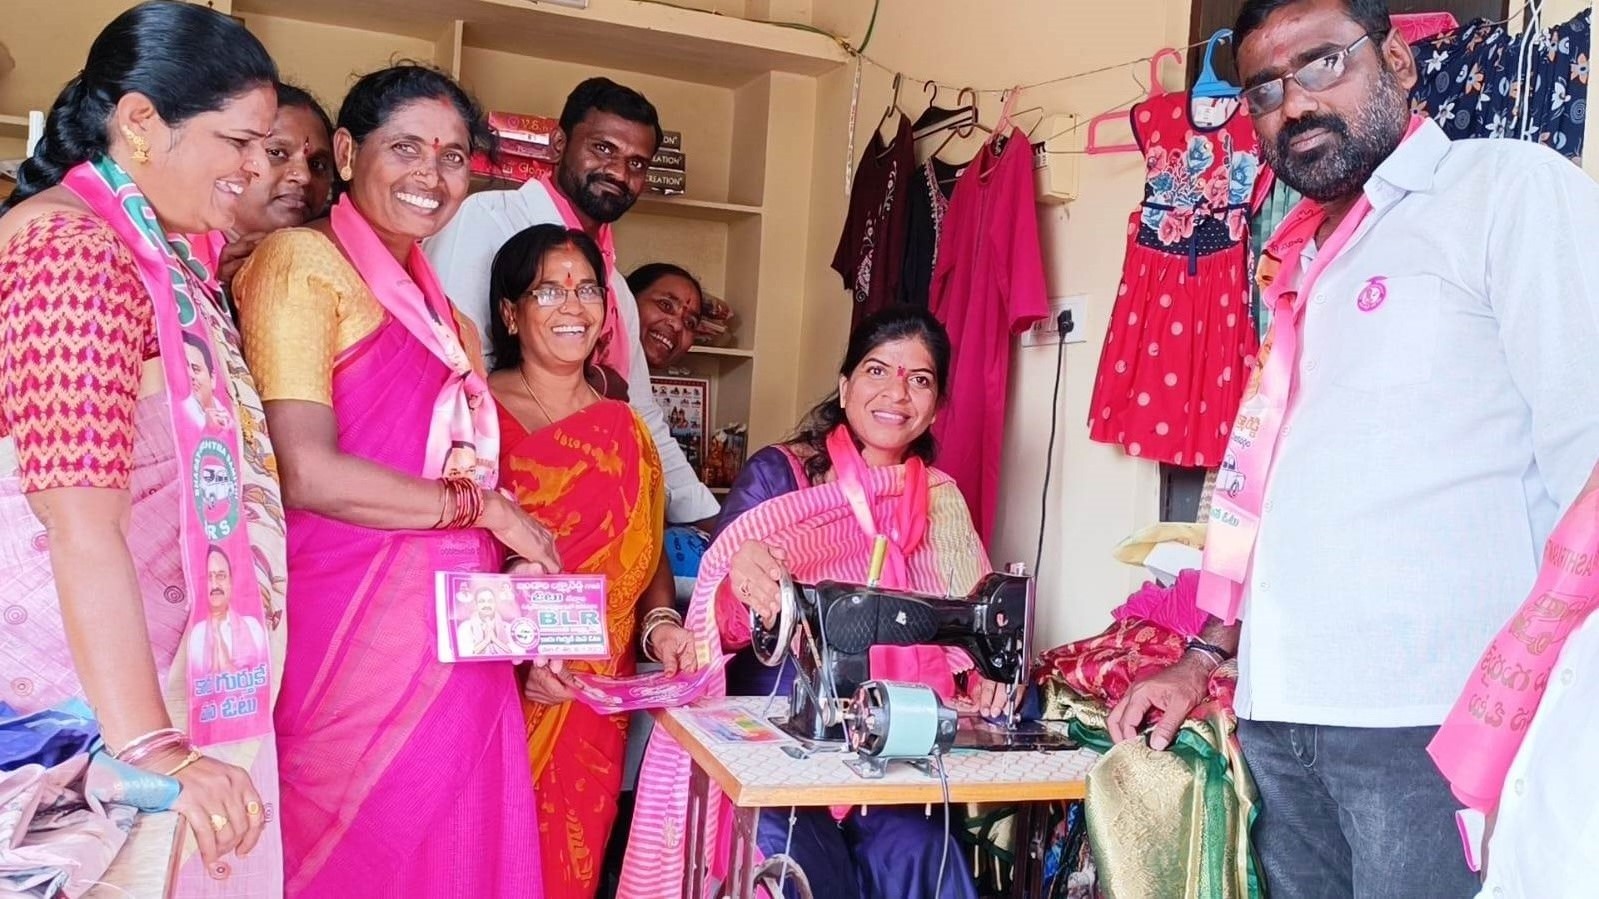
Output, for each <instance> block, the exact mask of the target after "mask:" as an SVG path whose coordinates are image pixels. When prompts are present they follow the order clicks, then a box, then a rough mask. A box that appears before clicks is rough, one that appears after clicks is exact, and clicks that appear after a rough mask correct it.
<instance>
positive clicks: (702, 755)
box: [655, 696, 1099, 807]
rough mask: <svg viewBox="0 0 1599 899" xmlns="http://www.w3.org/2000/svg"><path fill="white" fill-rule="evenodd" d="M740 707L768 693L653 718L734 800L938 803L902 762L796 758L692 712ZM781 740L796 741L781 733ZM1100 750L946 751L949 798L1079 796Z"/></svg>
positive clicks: (760, 701) (931, 783)
mask: <svg viewBox="0 0 1599 899" xmlns="http://www.w3.org/2000/svg"><path fill="white" fill-rule="evenodd" d="M707 707H710V708H729V709H739V710H742V711H744V712H747V713H749V714H750V715H752V716H754V717H756V718H762V720H764V718H763V716H762V713H763V712H765V711H766V709H767V700H766V697H764V696H730V697H726V698H722V699H715V700H709V701H705V702H702V703H699V704H696V705H694V706H689V707H686V708H682V709H667V710H662V711H659V712H656V713H655V714H656V720H657V723H658V724H659V725H661V726H662V727H663V728H664V729H665V730H666V731H667V732H668V733H670V734H671V735H672V736H673V738H675V739H677V741H678V742H679V743H681V744H683V746H684V748H686V749H687V750H688V751H689V753H690V755H692V756H693V757H694V760H695V763H696V764H698V765H699V766H700V767H701V768H703V769H705V771H706V773H707V774H708V775H709V776H710V777H711V779H712V780H714V781H716V783H717V785H718V786H720V787H721V788H722V791H723V792H725V793H726V794H727V795H728V796H729V797H730V798H732V800H733V802H734V804H735V805H739V806H744V807H768V806H781V805H808V806H816V805H862V804H873V803H875V804H885V805H886V804H917V803H927V802H933V803H936V802H941V801H942V800H943V793H942V790H941V788H940V785H939V781H938V778H937V776H936V775H935V776H933V777H929V776H928V775H926V774H924V773H922V772H921V771H920V770H917V769H916V768H913V767H911V766H909V765H906V764H903V763H897V762H896V763H894V764H892V765H890V766H889V770H888V772H887V773H886V774H885V775H884V776H883V777H882V778H881V779H878V780H868V779H865V778H862V777H860V776H859V775H857V774H856V773H855V772H854V771H853V770H851V769H850V768H848V767H846V766H845V764H844V761H845V760H846V759H851V758H854V755H853V754H852V753H845V752H821V753H816V754H813V755H812V756H811V757H810V758H806V759H795V758H793V757H791V756H789V755H788V754H786V753H784V752H783V750H782V748H781V747H782V746H783V743H728V742H717V741H716V740H715V739H714V738H712V737H711V736H710V735H709V734H708V733H707V732H706V731H705V730H704V729H702V728H701V727H699V726H697V725H696V723H695V720H694V713H695V712H696V711H697V710H700V709H704V708H707ZM771 709H772V714H774V715H778V716H781V715H783V714H785V713H786V712H787V706H786V703H784V702H783V701H781V700H779V701H777V702H775V703H772V705H771ZM783 742H784V743H788V744H789V745H798V744H797V743H796V742H795V741H793V740H791V739H790V738H788V737H787V736H786V735H785V736H784V741H783ZM1098 761H1099V754H1098V753H1095V752H1092V751H1090V750H1086V749H1076V750H1066V751H1060V752H988V751H976V750H955V751H954V752H952V753H950V754H949V755H947V756H945V759H944V768H945V770H946V771H947V772H948V774H949V786H950V799H951V801H954V802H1020V801H1038V800H1051V799H1080V798H1082V796H1083V787H1084V783H1083V782H1084V778H1085V777H1086V776H1087V774H1088V770H1089V769H1090V768H1092V767H1093V766H1094V764H1095V763H1096V762H1098Z"/></svg>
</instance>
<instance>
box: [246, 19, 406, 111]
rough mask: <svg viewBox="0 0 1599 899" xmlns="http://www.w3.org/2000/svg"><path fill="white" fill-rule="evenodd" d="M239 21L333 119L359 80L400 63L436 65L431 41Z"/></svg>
mask: <svg viewBox="0 0 1599 899" xmlns="http://www.w3.org/2000/svg"><path fill="white" fill-rule="evenodd" d="M241 18H243V19H244V23H245V25H246V26H247V27H249V29H250V31H251V32H252V33H253V34H254V35H255V36H256V37H257V38H259V39H260V41H261V43H263V44H265V45H266V48H267V50H268V51H270V52H271V54H272V58H273V59H275V60H277V63H278V69H279V71H281V72H282V73H283V77H285V78H287V79H288V80H289V81H292V82H294V83H295V84H298V85H299V86H301V87H303V88H305V89H306V90H309V91H310V92H311V93H313V94H315V95H316V98H317V99H318V100H320V101H321V102H322V105H323V106H325V107H327V110H328V115H330V116H332V115H338V112H339V103H340V102H342V101H343V100H344V92H345V91H346V90H348V89H349V87H350V85H352V84H354V83H355V79H356V78H358V77H360V76H361V75H364V74H366V73H367V72H370V71H373V70H375V69H380V68H383V67H384V66H386V65H389V64H390V63H391V62H397V61H399V60H402V59H411V60H417V61H420V62H432V61H433V42H432V41H424V40H418V39H416V38H413V37H404V36H401V35H397V34H383V33H381V32H376V31H361V30H358V29H355V28H339V27H336V26H333V25H319V24H314V23H310V22H302V21H298V20H296V19H285V18H281V17H278V16H262V15H254V14H245V15H244V16H242V17H241Z"/></svg>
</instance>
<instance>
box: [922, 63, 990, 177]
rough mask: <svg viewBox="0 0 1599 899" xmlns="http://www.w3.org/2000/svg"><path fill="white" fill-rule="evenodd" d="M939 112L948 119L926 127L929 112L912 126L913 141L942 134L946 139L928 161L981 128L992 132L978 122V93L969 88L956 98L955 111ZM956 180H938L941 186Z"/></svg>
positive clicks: (934, 91)
mask: <svg viewBox="0 0 1599 899" xmlns="http://www.w3.org/2000/svg"><path fill="white" fill-rule="evenodd" d="M933 98H934V100H935V101H936V100H937V98H938V88H937V85H934V86H933ZM933 110H934V107H931V106H929V107H928V112H932V111H933ZM937 111H938V112H939V113H948V114H949V115H948V116H947V117H946V118H943V119H941V120H938V121H936V122H935V123H934V124H932V125H925V124H923V123H924V121H925V120H926V119H928V118H929V116H928V113H927V112H923V113H922V115H921V117H919V118H918V119H917V120H916V122H917V124H916V125H914V126H912V127H913V128H915V129H916V130H915V132H914V134H913V139H915V140H921V139H922V138H925V137H932V136H933V135H936V134H940V133H942V134H943V135H944V139H943V141H941V142H940V143H939V145H938V147H937V148H936V149H934V150H933V152H931V153H929V154H927V158H928V159H936V158H937V157H938V154H940V153H942V152H944V148H945V147H947V146H949V143H950V141H952V140H954V139H955V138H957V137H959V138H962V139H964V138H968V137H971V136H972V134H973V132H975V131H976V130H977V129H979V128H981V129H982V130H984V131H991V129H990V128H989V127H988V126H987V125H984V124H983V123H982V122H980V121H978V120H977V92H976V91H974V90H972V89H971V88H969V87H963V88H961V89H960V93H959V94H958V95H957V96H956V106H955V108H954V109H945V108H943V107H939V108H937ZM967 162H970V160H967ZM965 166H966V163H960V164H959V165H958V166H957V172H956V177H959V172H960V171H962V170H964V169H965ZM954 180H955V179H954V178H940V179H938V181H939V183H940V184H949V183H950V182H952V181H954Z"/></svg>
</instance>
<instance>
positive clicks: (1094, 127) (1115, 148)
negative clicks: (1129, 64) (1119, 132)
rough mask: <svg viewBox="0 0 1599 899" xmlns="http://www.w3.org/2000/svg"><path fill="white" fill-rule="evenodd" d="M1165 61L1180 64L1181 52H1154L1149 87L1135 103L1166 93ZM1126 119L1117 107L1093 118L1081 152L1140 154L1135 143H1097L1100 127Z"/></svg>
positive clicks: (1170, 50) (1151, 59) (1150, 65)
mask: <svg viewBox="0 0 1599 899" xmlns="http://www.w3.org/2000/svg"><path fill="white" fill-rule="evenodd" d="M1167 59H1173V60H1176V61H1177V62H1178V63H1179V64H1181V63H1182V61H1183V54H1182V51H1181V50H1178V49H1177V48H1175V47H1167V48H1166V49H1164V50H1160V51H1158V52H1156V54H1155V55H1154V56H1152V57H1150V60H1149V87H1148V88H1147V89H1146V91H1145V96H1144V97H1142V98H1140V99H1139V100H1138V101H1137V102H1140V103H1142V102H1143V101H1144V100H1148V99H1152V98H1154V97H1159V96H1162V95H1164V94H1166V93H1167V90H1166V88H1165V86H1163V85H1162V84H1161V83H1160V64H1161V63H1162V62H1164V61H1165V60H1167ZM1133 80H1134V81H1137V80H1138V79H1137V78H1134V79H1133ZM1140 87H1142V85H1140ZM1128 119H1129V112H1128V111H1127V110H1125V109H1122V108H1119V107H1118V108H1116V109H1113V110H1111V111H1110V112H1104V113H1100V114H1099V115H1097V116H1094V117H1093V118H1092V119H1089V120H1088V137H1087V140H1086V142H1085V143H1086V146H1085V147H1083V152H1084V153H1085V154H1087V155H1089V156H1102V155H1105V154H1109V153H1142V152H1143V147H1140V146H1139V145H1138V143H1137V142H1136V141H1134V142H1132V143H1121V144H1102V143H1100V142H1099V126H1100V125H1103V124H1105V123H1107V122H1127V121H1128Z"/></svg>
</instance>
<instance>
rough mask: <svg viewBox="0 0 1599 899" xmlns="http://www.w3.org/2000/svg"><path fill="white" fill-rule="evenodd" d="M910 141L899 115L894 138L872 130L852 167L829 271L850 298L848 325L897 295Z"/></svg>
mask: <svg viewBox="0 0 1599 899" xmlns="http://www.w3.org/2000/svg"><path fill="white" fill-rule="evenodd" d="M913 143H914V142H913V141H912V140H911V122H910V119H907V118H905V116H903V115H901V116H900V117H899V124H898V126H896V127H895V129H894V139H893V141H892V142H890V143H889V144H887V145H886V146H885V145H884V144H883V136H882V135H881V134H879V133H878V132H876V131H874V132H872V139H871V141H870V142H868V143H867V145H866V152H864V153H862V154H861V160H860V165H859V166H858V167H857V168H856V169H855V182H854V184H853V185H852V186H851V187H850V192H849V215H848V217H847V218H846V219H845V220H844V230H843V232H842V233H840V234H839V236H838V249H837V250H835V251H834V253H833V270H834V271H836V272H838V275H839V277H841V278H843V279H844V286H845V287H846V288H847V289H848V290H849V291H850V296H851V298H852V299H853V300H854V301H855V302H854V303H853V305H852V311H851V314H850V327H852V328H853V327H854V326H855V325H857V324H860V321H861V319H863V318H865V317H866V316H868V315H871V314H872V313H873V312H877V311H878V310H880V309H882V308H884V307H886V306H889V305H891V304H892V303H894V302H895V301H896V300H897V299H898V298H899V293H900V273H901V266H902V265H903V264H904V260H905V209H906V206H907V202H906V194H908V193H909V192H910V179H911V172H912V171H914V170H915V168H916V151H915V148H914V147H913V146H912V145H913Z"/></svg>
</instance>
